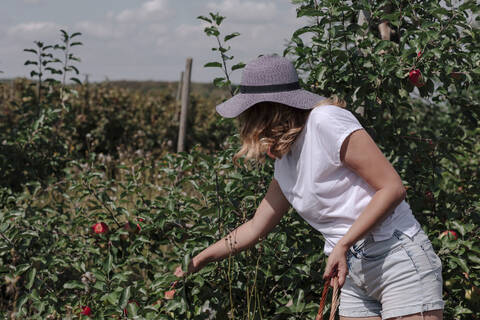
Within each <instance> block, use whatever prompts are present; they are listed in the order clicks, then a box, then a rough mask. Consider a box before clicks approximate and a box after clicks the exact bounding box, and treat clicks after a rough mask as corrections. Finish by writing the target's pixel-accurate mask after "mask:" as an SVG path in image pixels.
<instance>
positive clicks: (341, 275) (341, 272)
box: [337, 265, 348, 288]
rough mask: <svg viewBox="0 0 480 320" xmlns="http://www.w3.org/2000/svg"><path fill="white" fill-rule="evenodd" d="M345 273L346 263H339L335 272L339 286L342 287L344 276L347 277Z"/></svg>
mask: <svg viewBox="0 0 480 320" xmlns="http://www.w3.org/2000/svg"><path fill="white" fill-rule="evenodd" d="M347 274H348V268H347V266H346V265H340V266H339V268H338V272H337V275H338V285H339V286H340V288H341V287H343V284H344V283H345V278H346V277H347Z"/></svg>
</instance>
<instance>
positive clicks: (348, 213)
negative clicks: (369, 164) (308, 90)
mask: <svg viewBox="0 0 480 320" xmlns="http://www.w3.org/2000/svg"><path fill="white" fill-rule="evenodd" d="M360 129H363V127H362V125H361V124H360V123H359V122H358V120H357V119H356V118H355V116H354V115H353V114H352V113H351V112H350V111H348V110H346V109H343V108H340V107H337V106H334V105H326V106H319V107H316V108H315V109H313V110H312V111H311V112H310V115H309V117H308V119H307V122H306V124H305V127H304V128H303V130H302V132H301V133H300V134H299V135H298V137H297V139H296V141H295V142H294V143H293V145H292V147H291V149H290V151H289V152H288V153H287V154H285V155H284V156H283V157H282V158H280V159H277V160H275V173H274V177H275V179H276V180H277V181H278V183H279V185H280V188H281V189H282V191H283V194H284V195H285V197H286V198H287V199H288V201H289V202H290V204H291V205H292V206H293V208H294V209H295V210H296V211H297V212H298V213H299V214H300V216H301V217H303V218H304V219H305V220H306V221H307V222H308V223H309V224H310V225H311V226H313V227H314V228H315V229H316V230H318V231H320V232H321V233H322V234H323V236H324V237H325V247H324V251H325V253H326V254H327V255H329V254H330V252H331V251H332V249H333V247H334V246H335V244H336V243H337V241H338V240H340V239H341V238H342V237H343V236H344V235H345V234H346V233H347V231H348V229H349V228H350V226H351V225H352V224H353V222H354V221H355V220H356V219H357V217H358V216H359V215H360V214H361V213H362V211H363V209H364V208H365V207H366V206H367V205H368V203H369V202H370V199H371V198H372V196H373V195H374V194H375V190H374V189H373V188H372V187H370V185H369V184H368V183H367V182H366V181H365V180H364V179H363V178H362V177H360V176H359V175H357V174H356V173H355V172H354V171H352V170H350V169H349V168H348V167H346V166H345V165H343V163H342V162H341V160H340V148H341V146H342V143H343V141H344V140H345V138H347V137H348V136H349V135H350V134H351V133H352V132H354V131H356V130H360ZM395 229H398V230H399V231H402V232H403V233H405V234H407V235H408V236H414V235H415V234H416V232H417V231H418V230H419V229H420V224H419V223H418V221H417V220H416V219H415V217H414V216H413V214H412V211H411V209H410V206H409V205H408V204H407V203H406V202H405V201H402V202H401V203H400V204H399V205H398V206H397V207H396V208H395V210H394V212H393V214H390V215H388V217H387V218H386V219H385V220H384V221H383V222H382V223H381V224H379V225H377V226H376V227H374V229H373V230H372V231H371V234H372V235H373V238H374V240H375V241H381V240H386V239H389V238H390V237H392V235H393V232H394V231H395Z"/></svg>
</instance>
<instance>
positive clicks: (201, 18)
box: [197, 16, 212, 23]
mask: <svg viewBox="0 0 480 320" xmlns="http://www.w3.org/2000/svg"><path fill="white" fill-rule="evenodd" d="M197 19H199V20H203V21H206V22H208V23H212V20H210V19H209V18H207V17H205V16H198V17H197Z"/></svg>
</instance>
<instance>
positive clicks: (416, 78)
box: [408, 69, 425, 88]
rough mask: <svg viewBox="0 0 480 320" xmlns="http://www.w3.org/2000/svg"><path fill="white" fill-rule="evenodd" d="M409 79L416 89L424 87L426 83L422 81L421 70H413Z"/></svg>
mask: <svg viewBox="0 0 480 320" xmlns="http://www.w3.org/2000/svg"><path fill="white" fill-rule="evenodd" d="M408 78H409V79H410V82H411V83H412V84H413V85H414V86H415V87H418V88H420V87H423V86H424V85H425V83H424V82H423V79H422V73H421V72H420V70H419V69H414V70H411V71H410V73H409V74H408Z"/></svg>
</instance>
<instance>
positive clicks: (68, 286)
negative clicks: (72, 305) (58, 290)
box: [63, 280, 85, 289]
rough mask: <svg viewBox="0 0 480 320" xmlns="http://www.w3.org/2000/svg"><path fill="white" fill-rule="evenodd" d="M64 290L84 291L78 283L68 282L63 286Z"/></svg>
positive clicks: (81, 284) (83, 286) (82, 285)
mask: <svg viewBox="0 0 480 320" xmlns="http://www.w3.org/2000/svg"><path fill="white" fill-rule="evenodd" d="M63 288H65V289H84V288H85V285H84V284H83V283H81V282H80V281H76V280H75V281H69V282H67V283H65V284H64V285H63Z"/></svg>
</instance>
